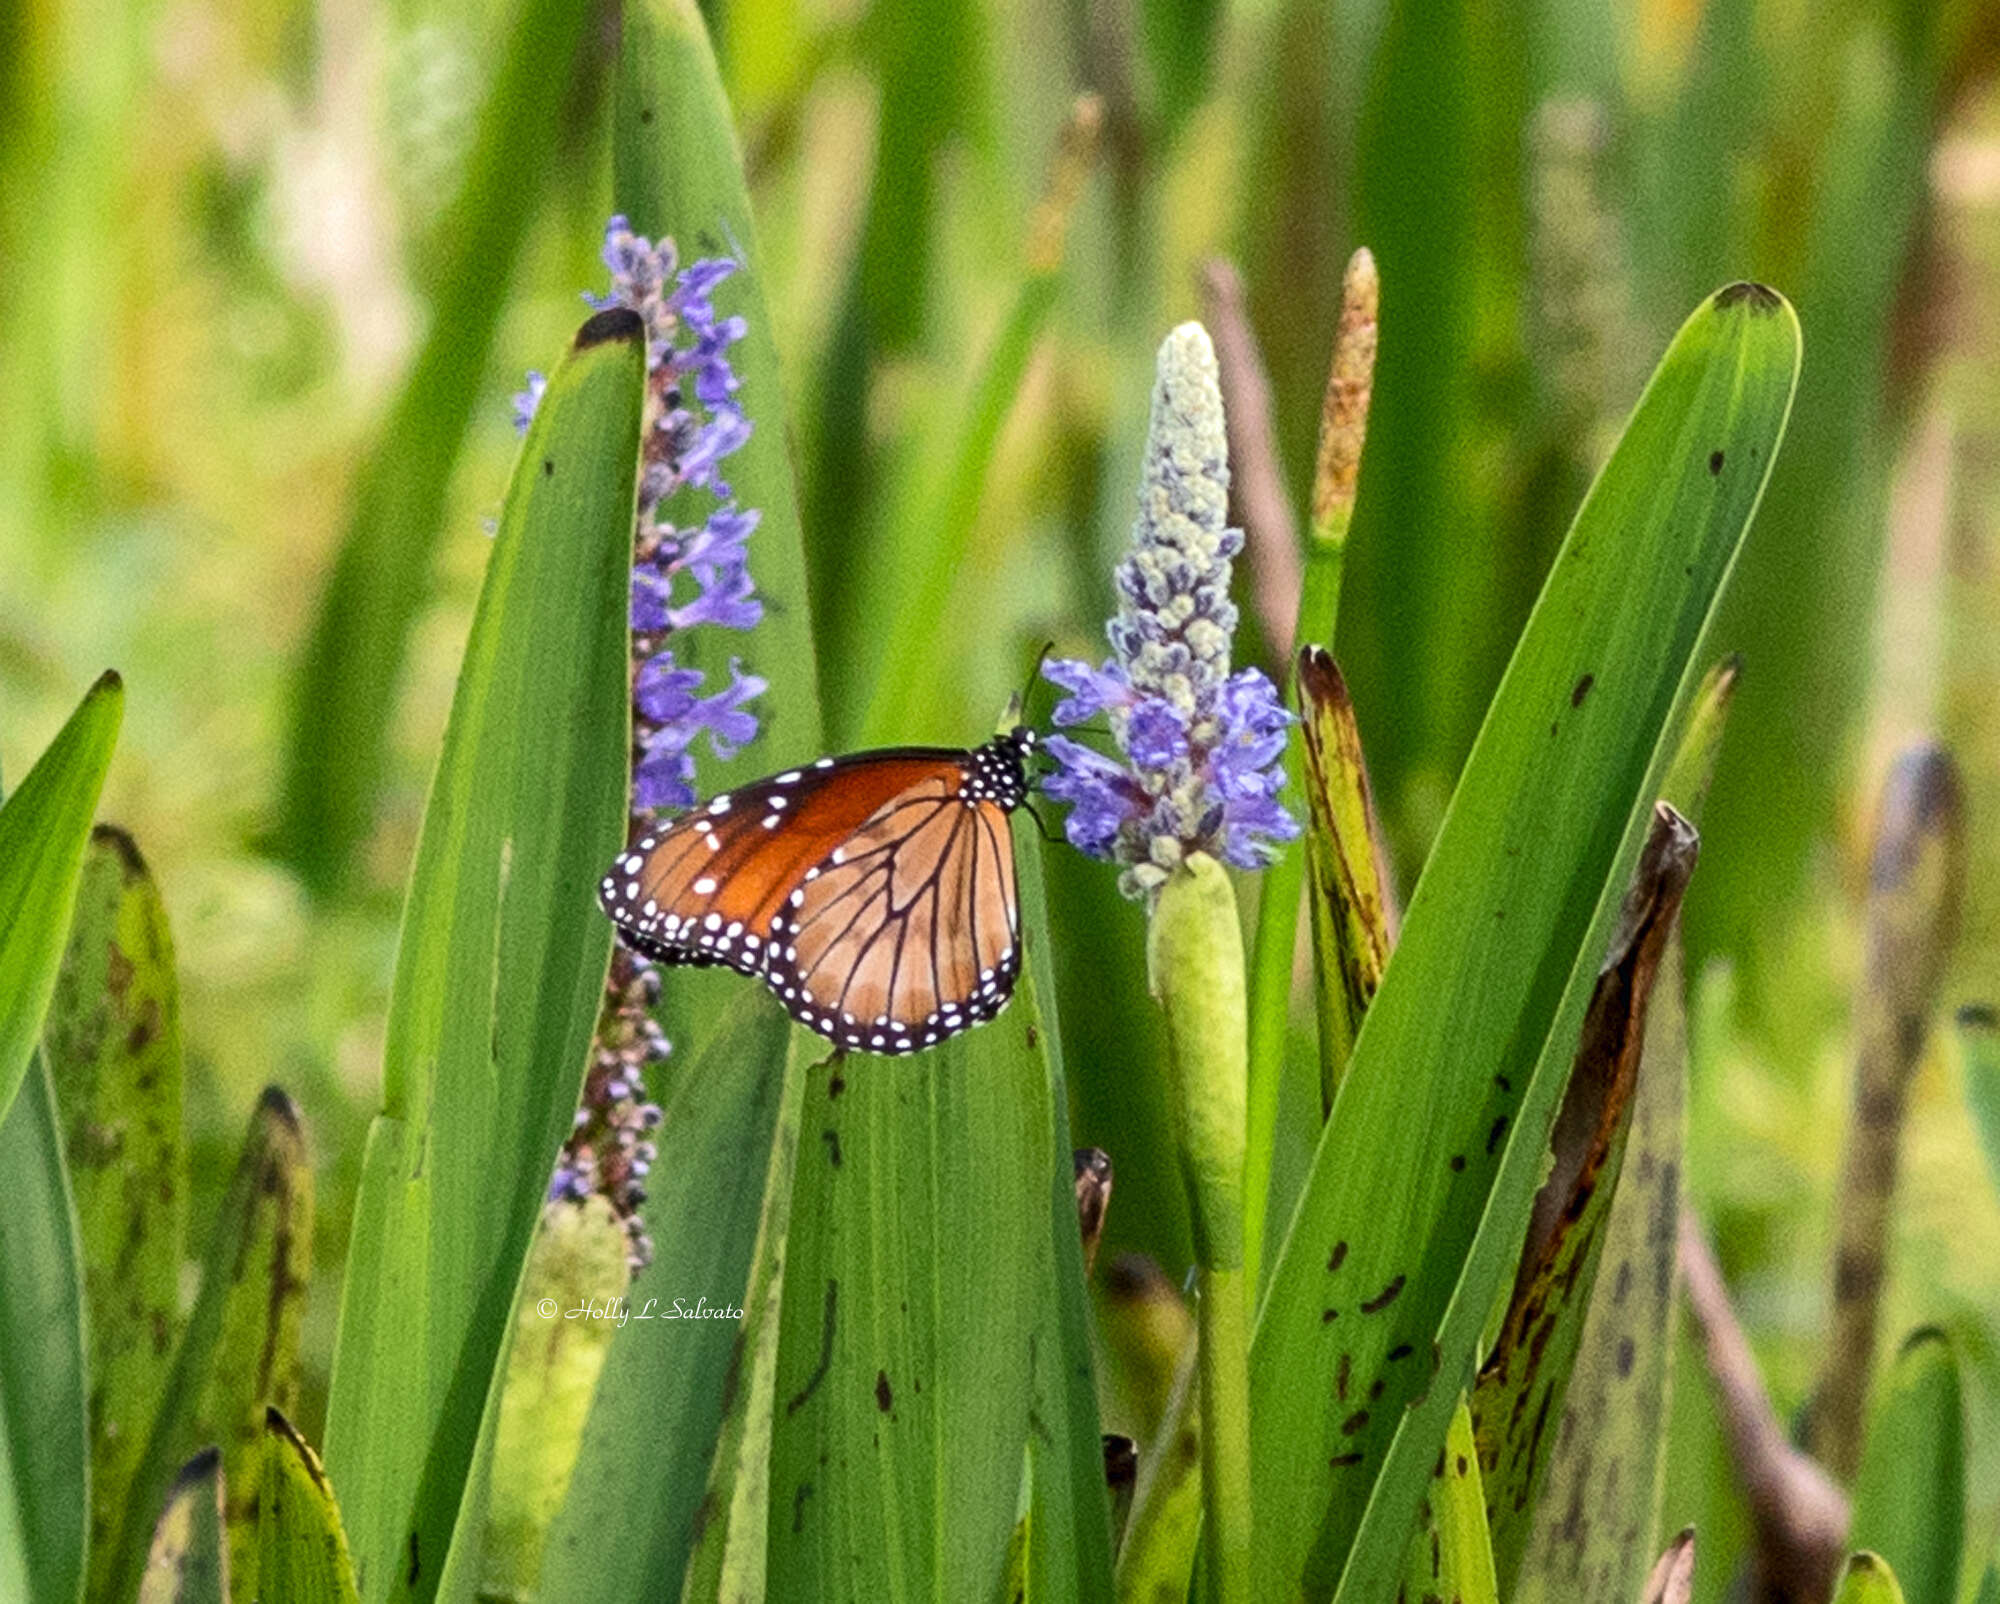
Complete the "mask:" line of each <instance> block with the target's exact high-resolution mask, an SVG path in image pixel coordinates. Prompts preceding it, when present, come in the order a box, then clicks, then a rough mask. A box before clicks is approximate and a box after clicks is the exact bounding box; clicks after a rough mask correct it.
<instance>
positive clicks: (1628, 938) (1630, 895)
mask: <svg viewBox="0 0 2000 1604" xmlns="http://www.w3.org/2000/svg"><path fill="white" fill-rule="evenodd" d="M1698 848H1699V838H1698V837H1697V836H1696V834H1695V829H1694V826H1693V825H1691V824H1689V823H1688V821H1687V820H1686V819H1684V818H1682V817H1681V815H1680V814H1679V813H1677V812H1675V811H1674V809H1673V808H1671V807H1669V806H1668V805H1667V804H1666V803H1664V802H1662V803H1660V804H1659V805H1658V806H1657V807H1656V808H1655V809H1654V810H1653V825H1652V829H1651V831H1650V832H1649V833H1648V835H1647V837H1646V844H1645V846H1644V847H1643V848H1642V849H1641V851H1640V853H1639V863H1638V867H1637V868H1636V869H1635V870H1634V871H1633V875H1632V883H1631V886H1630V887H1629V889H1628V890H1627V891H1626V893H1625V902H1624V906H1623V909H1622V910H1621V912H1620V915H1619V921H1618V931H1617V934H1616V935H1615V936H1614V937H1613V938H1612V942H1611V949H1610V951H1609V953H1608V954H1607V955H1606V958H1605V963H1604V967H1603V968H1602V969H1601V970H1600V971H1599V972H1598V976H1597V986H1596V989H1595V990H1594V991H1593V992H1592V993H1591V997H1590V1008H1589V1011H1588V1012H1587V1013H1586V1014H1585V1016H1584V1024H1583V1035H1582V1037H1581V1039H1580V1040H1579V1042H1578V1045H1577V1050H1576V1058H1575V1060H1574V1061H1573V1063H1572V1066H1571V1069H1570V1077H1569V1085H1568V1087H1567V1089H1566V1090H1565V1091H1564V1093H1563V1101H1562V1107H1561V1108H1560V1109H1559V1110H1558V1112H1557V1114H1556V1123H1555V1128H1554V1130H1553V1131H1552V1132H1551V1133H1550V1137H1549V1147H1550V1154H1551V1164H1550V1168H1549V1174H1548V1178H1547V1179H1546V1180H1545V1181H1543V1183H1542V1188H1541V1190H1540V1191H1539V1192H1537V1193H1536V1194H1535V1206H1534V1210H1533V1212H1532V1213H1531V1214H1530V1215H1529V1220H1528V1235H1527V1240H1526V1242H1525V1244H1524V1245H1523V1247H1522V1250H1521V1264H1520V1269H1519V1271H1518V1273H1517V1275H1516V1278H1515V1282H1514V1295H1513V1300H1512V1304H1511V1306H1510V1308H1509V1311H1508V1317H1507V1323H1506V1326H1505V1327H1504V1328H1503V1330H1502V1334H1501V1337H1500V1340H1499V1342H1498V1343H1497V1344H1496V1345H1495V1348H1494V1353H1493V1358H1492V1360H1491V1361H1490V1363H1491V1364H1492V1365H1493V1366H1495V1367H1497V1368H1499V1369H1501V1370H1502V1371H1503V1372H1504V1370H1505V1368H1506V1365H1507V1363H1508V1360H1509V1356H1510V1355H1511V1353H1512V1351H1513V1349H1514V1348H1515V1347H1516V1346H1517V1345H1518V1344H1520V1343H1522V1342H1524V1341H1528V1340H1529V1338H1530V1335H1531V1327H1532V1315H1533V1313H1534V1311H1536V1310H1539V1309H1541V1307H1542V1305H1543V1302H1544V1300H1543V1299H1542V1298H1541V1297H1539V1296H1538V1295H1537V1289H1538V1288H1541V1287H1543V1286H1544V1285H1545V1284H1546V1283H1547V1282H1548V1281H1549V1279H1550V1278H1551V1276H1552V1273H1553V1271H1554V1268H1555V1266H1556V1264H1557V1261H1558V1259H1559V1258H1560V1257H1561V1255H1562V1252H1563V1245H1564V1242H1565V1239H1566V1238H1567V1236H1568V1235H1569V1233H1570V1231H1571V1229H1572V1228H1573V1227H1574V1226H1575V1225H1576V1224H1577V1223H1578V1222H1579V1221H1580V1220H1582V1219H1583V1218H1584V1215H1585V1209H1586V1205H1587V1204H1588V1202H1589V1200H1590V1198H1591V1195H1592V1194H1593V1193H1594V1192H1595V1191H1596V1189H1597V1187H1598V1184H1599V1182H1600V1180H1601V1179H1602V1177H1603V1175H1604V1170H1605V1165H1606V1163H1607V1162H1609V1161H1611V1160H1613V1159H1615V1158H1616V1157H1617V1156H1618V1154H1620V1153H1621V1152H1622V1137H1623V1133H1624V1131H1625V1129H1626V1126H1627V1124H1628V1118H1627V1116H1628V1114H1629V1111H1630V1109H1631V1106H1632V1090H1633V1087H1634V1086H1635V1085H1636V1084H1637V1083H1638V1077H1639V1060H1640V1057H1641V1052H1642V1049H1643V1047H1644V1044H1645V1038H1646V1009H1647V1005H1648V1003H1649V1002H1650V1000H1651V998H1652V994H1653V982H1654V980H1655V979H1656V978H1657V977H1658V975H1659V971H1660V959H1661V957H1662V956H1663V955H1664V954H1665V952H1666V949H1667V940H1668V938H1669V936H1670V935H1671V934H1672V932H1673V928H1674V919H1675V916H1676V915H1677V914H1678V913H1679V912H1680V906H1681V899H1682V897H1683V896H1684V895H1685V894H1686V892H1687V886H1688V879H1689V877H1690V876H1691V875H1692V874H1693V873H1694V864H1695V856H1696V852H1697V850H1698ZM1614 1173H1615V1171H1614Z"/></svg>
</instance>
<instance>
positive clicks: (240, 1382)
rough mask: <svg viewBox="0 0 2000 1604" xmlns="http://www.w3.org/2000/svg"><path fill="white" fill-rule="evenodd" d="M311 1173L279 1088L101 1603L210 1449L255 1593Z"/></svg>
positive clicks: (168, 1394) (298, 1292)
mask: <svg viewBox="0 0 2000 1604" xmlns="http://www.w3.org/2000/svg"><path fill="white" fill-rule="evenodd" d="M311 1231H312V1165H311V1162H310V1160H309V1159H308V1158H307V1155H306V1146H305V1131H304V1128H303V1127H302V1125H301V1124H300V1122H299V1112H298V1109H297V1108H296V1107H295V1106H294V1105H293V1103H292V1100H291V1099H290V1098H289V1097H287V1096H286V1095H285V1094H284V1093H283V1092H282V1091H280V1090H278V1088H276V1087H268V1088H266V1090H265V1092H264V1095H263V1096H262V1097H261V1098H260V1099H259V1100H258V1104H257V1107H256V1108H255V1110H253V1111H252V1113H251V1116H250V1122H249V1129H248V1134H247V1135H246V1137H245V1139H244V1143H243V1151H242V1154H241V1156H240V1157H239V1158H238V1160H237V1164H236V1170H235V1173H234V1174H233V1175H232V1176H231V1177H230V1182H229V1189H228V1191H227V1192H226V1193H225V1194H224V1195H223V1200H222V1207H221V1210H220V1212H219V1213H218V1214H217V1215H216V1220H215V1224H214V1226H213V1228H212V1229H211V1231H210V1233H209V1239H208V1244H207V1250H206V1252H205V1254H204V1256H203V1260H202V1276H201V1290H200V1292H199V1293H198V1294H197V1296H196V1298H195V1303H194V1307H193V1309H192V1310H191V1311H190V1312H189V1315H188V1319H187V1327H186V1329H185V1330H184V1331H183V1332H182V1334H181V1341H180V1346H179V1347H178V1348H176V1349H175V1351H174V1363H173V1372H172V1374H171V1375H170V1376H169V1377H168V1379H167V1382H166V1384H165V1386H164V1387H162V1388H161V1391H160V1401H159V1408H158V1411H157V1413H156V1414H155V1415H154V1417H153V1423H152V1430H151V1431H150V1432H149V1433H148V1434H147V1436H146V1440H145V1451H144V1453H143V1454H142V1455H141V1456H140V1457H139V1461H138V1464H137V1466H136V1467H135V1469H134V1470H133V1473H132V1477H131V1482H130V1494H129V1496H128V1497H127V1499H126V1500H125V1506H124V1526H123V1529H122V1533H121V1535H120V1537H119V1539H118V1542H117V1546H116V1549H115V1552H114V1557H113V1559H112V1562H111V1565H110V1567H109V1575H110V1577H111V1582H110V1585H109V1587H108V1588H107V1589H106V1596H107V1597H112V1598H123V1597H125V1596H127V1595H128V1594H129V1593H130V1592H131V1591H132V1589H133V1587H134V1586H135V1585H136V1582H137V1578H138V1576H139V1574H140V1571H141V1569H142V1568H143V1567H145V1566H147V1565H149V1564H150V1563H151V1562H150V1561H149V1560H148V1558H147V1549H146V1544H147V1542H148V1540H149V1536H151V1534H152V1533H153V1527H152V1525H151V1519H152V1515H153V1512H154V1511H155V1510H157V1509H159V1508H161V1507H162V1503H163V1501H164V1500H167V1499H169V1498H170V1496H171V1489H172V1488H173V1486H174V1478H175V1476H176V1475H177V1474H179V1473H180V1467H182V1466H183V1462H184V1461H187V1460H189V1459H190V1457H191V1456H193V1455H195V1454H197V1453H199V1452H200V1451H203V1450H205V1449H207V1448H210V1447H213V1448H216V1449H217V1450H218V1451H220V1452H221V1454H222V1455H223V1459H222V1462H221V1463H222V1467H223V1470H224V1471H228V1470H232V1469H233V1470H234V1472H235V1474H234V1475H233V1476H228V1477H226V1481H225V1484H226V1485H230V1486H233V1487H234V1488H235V1489H236V1490H235V1492H234V1493H233V1494H231V1495H230V1498H229V1502H228V1504H227V1506H226V1508H225V1519H226V1520H227V1521H228V1523H229V1524H228V1529H227V1531H226V1540H227V1544H228V1547H229V1549H230V1557H231V1559H232V1561H233V1562H234V1563H235V1564H240V1565H243V1566H245V1567H248V1571H247V1574H246V1576H245V1577H244V1578H243V1580H244V1583H245V1585H246V1587H247V1586H249V1585H252V1584H254V1581H255V1571H254V1567H255V1564H256V1559H257V1550H256V1501H255V1492H256V1487H257V1484H258V1480H259V1477H260V1475H261V1467H262V1459H263V1447H262V1439H263V1425H264V1414H265V1409H266V1407H267V1405H269V1404H271V1403H286V1402H289V1401H290V1400H291V1395H292V1392H293V1389H294V1387H295V1385H296V1377H295V1375H294V1372H293V1364H294V1361H295V1359H296V1356H297V1351H298V1322H299V1317H300V1314H301V1312H302V1308H303V1304H304V1301H305V1289H306V1283H307V1281H308V1279H309V1277H310V1273H311V1270H310V1260H309V1254H310V1241H311Z"/></svg>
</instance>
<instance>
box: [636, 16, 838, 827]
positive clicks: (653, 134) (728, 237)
mask: <svg viewBox="0 0 2000 1604" xmlns="http://www.w3.org/2000/svg"><path fill="white" fill-rule="evenodd" d="M622 28H623V36H622V44H621V49H620V52H619V60H618V78H617V89H616V93H615V95H614V98H613V108H612V131H611V159H612V180H611V183H612V195H613V199H614V200H615V201H616V203H617V206H618V209H619V210H620V211H622V212H623V213H624V214H625V215H626V216H627V217H629V218H630V219H631V221H632V226H633V227H634V228H635V229H637V230H638V231H639V232H640V233H642V234H645V235H647V236H649V237H651V238H655V239H658V238H661V237H665V236H671V237H672V238H673V240H674V241H675V243H676V244H677V245H678V246H679V247H680V255H681V260H682V261H683V262H687V261H691V260H693V259H694V258H695V257H697V256H731V257H734V258H735V260H736V261H737V263H738V271H737V272H736V273H735V274H734V275H733V276H732V277H731V278H730V279H729V280H728V281H727V282H726V283H724V284H723V285H722V286H721V287H720V288H719V289H718V290H717V291H716V301H717V303H718V305H720V306H721V307H722V308H723V309H724V310H725V311H740V312H741V313H742V315H743V318H744V322H745V328H744V333H743V338H742V339H741V340H740V341H739V342H738V343H737V344H736V346H735V347H734V348H733V351H732V355H731V360H732V362H733V363H734V365H735V368H736V373H737V376H738V377H739V378H740V379H741V380H742V381H743V387H742V390H741V391H740V392H739V395H738V399H739V401H740V402H741V403H742V405H743V407H744V410H745V413H746V415H747V416H748V417H749V418H750V420H751V423H752V429H751V433H750V438H749V439H748V440H746V441H745V442H744V443H743V445H742V447H741V448H740V449H739V450H738V451H737V452H736V453H735V454H734V455H733V456H732V457H731V458H730V460H729V480H730V483H731V484H732V485H733V486H734V487H735V490H736V496H737V500H738V501H740V502H741V503H742V505H743V506H745V507H754V508H756V509H757V510H758V512H759V513H761V514H762V521H761V522H760V523H759V525H758V527H757V533H756V535H755V536H754V537H753V539H752V541H751V544H750V547H749V550H750V563H751V571H752V573H754V574H755V576H756V580H757V591H758V594H759V595H760V596H761V597H762V598H763V601H764V616H763V618H762V620H761V621H760V622H759V623H758V624H757V625H756V626H755V627H754V628H753V629H751V630H749V631H748V632H747V633H739V632H736V631H722V630H693V631H690V632H688V634H687V635H686V636H685V637H682V638H677V639H676V641H675V643H674V654H675V660H676V661H677V662H680V663H683V664H686V665H689V666H692V667H695V668H701V669H706V670H707V671H709V673H710V675H711V676H712V677H713V676H716V675H721V676H723V677H724V679H725V680H726V676H727V667H728V662H729V659H730V658H731V657H740V658H741V659H742V660H743V664H744V666H745V668H746V669H748V670H750V671H752V672H754V673H756V674H758V675H760V676H761V677H762V678H763V679H764V680H765V681H766V683H767V685H768V689H767V691H766V692H765V694H764V695H763V696H761V697H759V698H758V701H757V716H758V721H759V732H758V736H757V738H756V739H755V740H753V741H751V742H749V743H747V744H746V745H745V746H744V747H743V749H742V750H741V751H740V752H739V753H738V754H737V755H736V756H735V757H734V758H733V759H732V760H730V761H729V762H726V763H721V764H719V765H711V764H709V763H708V761H707V760H706V759H704V762H703V777H702V778H703V784H704V785H705V786H707V787H708V788H709V789H710V790H712V791H716V792H720V791H726V790H728V789H729V788H730V787H731V786H733V785H735V784H738V783H740V782H741V781H743V780H746V779H753V778H756V777H757V776H759V775H761V774H767V773H770V772H772V771H773V770H775V769H779V768H782V767H784V766H785V765H786V764H787V763H795V762H798V761H800V760H801V759H804V758H809V757H815V756H817V755H818V754H819V752H820V749H821V748H820V704H819V684H818V673H817V669H816V667H815V657H814V640H813V627H812V609H811V605H810V602H809V600H808V597H807V586H806V559H805V550H804V545H803V542H802V539H801V535H800V525H799V496H798V486H797V482H796V480H795V478H794V475H793V470H792V453H791V445H790V437H789V425H788V418H787V412H786V400H785V394H786V392H785V386H784V383H783V380H782V378H781V375H780V370H779V363H778V347H777V342H776V340H775V339H774V337H773V334H772V325H771V311H770V304H769V299H770V298H769V296H767V294H766V293H765V281H764V277H763V257H762V252H761V251H760V249H759V247H758V244H757V230H756V226H755V220H754V219H753V218H752V216H751V213H750V195H749V191H748V189H747V188H746V186H745V184H744V181H743V166H742V158H741V156H740V154H739V151H738V147H737V141H736V129H735V124H734V122H733V121H732V119H731V116H730V109H729V101H728V98H727V97H726V95H725V94H724V92H723V87H722V78H721V75H720V73H719V72H718V71H717V69H716V64H715V53H714V51H713V49H712V48H711V46H710V44H709V39H708V30H707V27H706V25H705V24H704V23H703V21H702V16H701V12H700V10H699V9H697V7H696V6H695V4H694V0H633V3H632V4H630V5H627V6H626V7H625V8H624V11H623V16H622ZM669 510H672V509H671V505H670V508H669Z"/></svg>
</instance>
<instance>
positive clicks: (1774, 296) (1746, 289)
mask: <svg viewBox="0 0 2000 1604" xmlns="http://www.w3.org/2000/svg"><path fill="white" fill-rule="evenodd" d="M1784 304H1785V298H1784V297H1783V296H1782V295H1780V294H1779V293H1778V292H1777V291H1776V290H1774V289H1772V288H1771V287H1770V286H1769V285H1768V284H1755V283H1752V282H1751V281H1750V280H1749V279H1742V280H1739V281H1738V282H1736V283H1734V284H1725V285H1723V286H1722V288H1721V289H1719V290H1717V291H1716V292H1715V309H1716V310H1717V311H1718V312H1726V311H1727V310H1729V308H1731V307H1732V306H1741V307H1744V308H1746V309H1747V310H1748V311H1749V313H1750V315H1751V316H1752V317H1771V316H1774V315H1775V314H1776V313H1777V310H1778V308H1779V307H1781V306H1783V305H1784Z"/></svg>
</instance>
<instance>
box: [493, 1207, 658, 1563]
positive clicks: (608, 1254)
mask: <svg viewBox="0 0 2000 1604" xmlns="http://www.w3.org/2000/svg"><path fill="white" fill-rule="evenodd" d="M630 1248H631V1239H630V1238H629V1236H627V1234H626V1230H625V1226H624V1224H623V1223H622V1222H621V1221H620V1220H619V1219H618V1218H617V1216H616V1215H615V1214H613V1213H612V1211H611V1205H610V1204H609V1203H607V1202H605V1200H604V1199H603V1198H601V1197H592V1198H589V1199H587V1200H586V1201H585V1202H584V1203H582V1204H581V1205H579V1206H577V1207H574V1208H571V1207H564V1206H558V1207H556V1208H554V1209H551V1210H549V1211H548V1212H546V1213H545V1214H544V1215H543V1217H542V1227H541V1230H540V1231H539V1232H537V1233H536V1236H535V1245H534V1247H533V1248H531V1249H530V1250H529V1253H528V1267H527V1272H526V1274H525V1276H524V1277H523V1279H522V1283H521V1296H520V1299H519V1302H518V1306H517V1307H516V1309H515V1311H514V1341H513V1345H512V1347H511V1348H510V1350H509V1352H508V1355H507V1377H506V1380H505V1382H504V1383H503V1385H502V1390H501V1393H500V1415H499V1420H498V1422H497V1429H496V1435H495V1442H494V1448H493V1473H492V1482H491V1486H490V1489H489V1492H488V1502H487V1516H486V1533H485V1540H484V1542H483V1544H482V1545H481V1546H482V1550H483V1553H482V1558H483V1563H482V1565H481V1566H480V1574H481V1577H482V1580H483V1587H482V1591H483V1592H484V1593H486V1594H488V1595H491V1596H493V1597H497V1598H528V1597H532V1596H533V1594H534V1592H535V1583H536V1578H537V1577H539V1576H540V1574H541V1569H542V1547H543V1542H544V1540H545V1539H546V1537H547V1535H548V1528H549V1523H550V1522H551V1521H552V1520H554V1519H555V1515H556V1512H557V1511H558V1510H559V1509H561V1508H562V1501H563V1494H564V1493H565V1492H566V1491H567V1490H568V1487H569V1478H570V1471H571V1470H572V1468H574V1466H575V1464H576V1454H577V1449H578V1447H579V1446H581V1444H582V1441H583V1426H584V1421H585V1419H586V1418H587V1417H588V1415H589V1413H590V1401H591V1399H592V1397H593V1396H594V1395H595V1394H596V1391H597V1380H598V1377H599V1375H600V1374H601V1373H602V1372H603V1369H604V1356H605V1354H606V1353H607V1352H608V1351H609V1350H610V1347H611V1339H612V1337H613V1336H614V1335H615V1334H616V1333H617V1330H618V1322H619V1321H620V1320H621V1319H624V1318H627V1317H629V1315H630V1312H631V1308H630V1305H629V1303H628V1302H627V1300H626V1292H627V1291H628V1290H629V1288H630V1286H631V1280H632V1273H631V1270H630V1269H629V1267H628V1266H627V1264H626V1254H627V1253H628V1252H629V1251H630ZM455 1558H456V1547H455V1546H454V1562H455Z"/></svg>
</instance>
